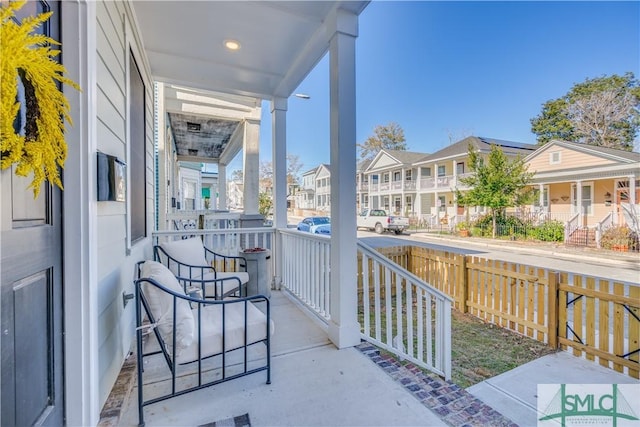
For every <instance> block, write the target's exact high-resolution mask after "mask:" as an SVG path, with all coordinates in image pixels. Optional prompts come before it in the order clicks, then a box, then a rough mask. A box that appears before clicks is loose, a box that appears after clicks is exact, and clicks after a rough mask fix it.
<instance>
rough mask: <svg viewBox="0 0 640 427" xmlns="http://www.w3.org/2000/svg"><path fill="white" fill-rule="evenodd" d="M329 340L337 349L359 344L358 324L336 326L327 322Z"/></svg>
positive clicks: (331, 322)
mask: <svg viewBox="0 0 640 427" xmlns="http://www.w3.org/2000/svg"><path fill="white" fill-rule="evenodd" d="M328 335H329V339H330V340H331V342H332V343H333V344H334V345H335V346H336V347H338V348H348V347H353V346H356V345H358V344H360V324H359V323H357V322H355V323H350V324H348V325H346V324H342V325H336V324H335V323H333V321H329V331H328Z"/></svg>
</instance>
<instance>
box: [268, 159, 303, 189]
mask: <svg viewBox="0 0 640 427" xmlns="http://www.w3.org/2000/svg"><path fill="white" fill-rule="evenodd" d="M303 166H304V165H303V164H302V163H301V162H300V156H298V155H297V154H287V184H288V185H292V184H298V182H299V177H298V174H299V173H300V169H302V167H303ZM259 174H260V186H261V187H262V188H271V187H273V163H271V162H266V161H265V162H260V172H259Z"/></svg>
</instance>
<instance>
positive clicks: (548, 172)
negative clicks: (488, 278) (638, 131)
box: [525, 140, 640, 228]
mask: <svg viewBox="0 0 640 427" xmlns="http://www.w3.org/2000/svg"><path fill="white" fill-rule="evenodd" d="M525 161H526V162H527V164H528V165H529V171H530V172H534V174H535V175H534V177H533V185H535V186H536V187H537V190H538V194H539V196H538V199H537V200H536V206H537V208H538V209H539V210H540V212H544V213H545V214H546V215H547V217H548V218H550V219H557V220H560V221H563V222H567V223H568V224H569V226H570V228H571V226H572V225H573V228H576V227H588V228H595V227H596V226H597V225H598V224H599V223H605V222H606V223H608V224H624V223H625V220H624V215H623V213H622V210H621V207H620V204H621V203H631V204H635V203H638V201H640V188H639V187H638V185H637V182H638V178H639V177H640V153H636V152H629V151H622V150H616V149H613V148H605V147H596V146H591V145H585V144H578V143H573V142H566V141H558V140H553V141H551V142H549V143H548V144H546V145H544V146H543V147H541V148H539V149H538V150H536V151H535V152H533V153H531V154H530V155H529V156H528V157H526V158H525Z"/></svg>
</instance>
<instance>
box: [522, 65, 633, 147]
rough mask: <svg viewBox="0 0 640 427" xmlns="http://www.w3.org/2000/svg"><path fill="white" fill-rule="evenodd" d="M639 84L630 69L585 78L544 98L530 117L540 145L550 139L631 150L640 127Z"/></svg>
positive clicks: (532, 129)
mask: <svg viewBox="0 0 640 427" xmlns="http://www.w3.org/2000/svg"><path fill="white" fill-rule="evenodd" d="M639 108H640V84H639V82H638V80H637V79H636V78H635V77H634V75H633V73H626V74H625V75H623V76H618V75H615V74H614V75H612V76H604V77H597V78H595V79H587V80H585V81H584V82H583V83H578V84H576V85H574V86H573V87H572V88H571V90H569V92H568V93H567V94H565V95H564V96H562V97H561V98H558V99H552V100H550V101H547V102H546V103H544V105H543V106H542V112H541V113H540V115H539V116H536V117H534V118H533V119H531V131H532V132H533V133H535V134H536V135H537V139H538V143H539V144H540V145H543V144H546V143H547V142H549V141H551V140H552V139H562V140H566V141H573V142H581V143H584V144H589V145H597V146H602V147H610V148H617V149H621V150H629V151H630V150H632V149H633V141H634V139H635V137H636V135H637V133H638V130H639V129H640V113H639Z"/></svg>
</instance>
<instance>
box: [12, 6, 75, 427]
mask: <svg viewBox="0 0 640 427" xmlns="http://www.w3.org/2000/svg"><path fill="white" fill-rule="evenodd" d="M48 10H52V11H53V12H54V14H53V16H52V18H51V19H50V22H48V23H47V25H43V26H42V27H41V28H40V31H43V32H45V33H46V34H49V35H50V36H51V37H53V38H55V39H57V40H59V39H60V38H59V27H60V26H59V4H58V3H46V2H42V1H33V2H31V1H30V2H27V3H26V4H25V5H24V6H23V8H22V9H21V10H20V11H19V16H18V18H19V19H22V18H24V17H25V16H30V15H34V14H38V13H41V12H45V11H48ZM30 182H31V179H30V178H23V177H18V176H16V175H15V174H14V168H8V169H5V170H3V171H1V172H0V192H1V193H0V198H1V200H0V201H1V207H0V233H1V234H0V242H1V245H0V261H1V263H2V264H1V268H0V270H1V273H0V276H1V279H2V282H1V303H2V307H1V313H2V316H1V318H2V325H1V326H2V329H1V343H0V345H1V348H2V351H1V353H2V389H1V395H0V396H1V410H2V412H1V418H0V424H1V425H3V426H27V425H34V424H39V425H62V424H64V392H63V390H64V389H63V356H62V355H63V353H62V346H63V335H62V333H63V327H62V292H63V291H62V274H61V273H62V234H61V232H62V221H61V220H62V208H61V196H60V191H59V190H58V189H57V187H56V188H52V187H51V186H50V185H49V184H48V183H45V184H43V185H42V187H41V190H40V195H39V196H38V198H37V199H35V200H34V198H33V191H32V190H31V189H28V188H27V187H28V185H29V184H30Z"/></svg>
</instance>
